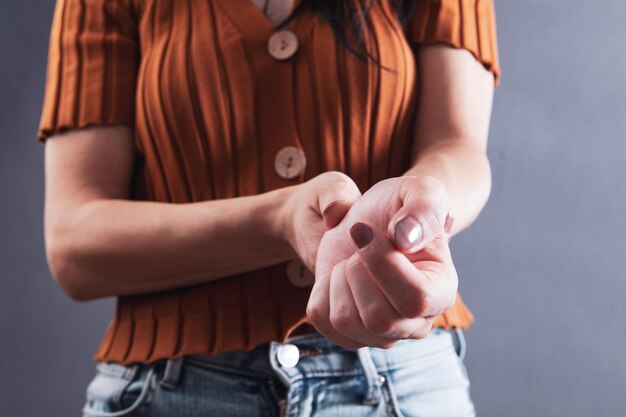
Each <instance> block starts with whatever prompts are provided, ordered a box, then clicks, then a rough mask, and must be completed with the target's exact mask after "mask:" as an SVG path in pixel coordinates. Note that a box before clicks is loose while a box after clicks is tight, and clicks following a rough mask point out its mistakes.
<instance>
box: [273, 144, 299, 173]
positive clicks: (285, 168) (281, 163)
mask: <svg viewBox="0 0 626 417" xmlns="http://www.w3.org/2000/svg"><path fill="white" fill-rule="evenodd" d="M305 167H306V157H305V156H304V152H302V151H301V150H300V149H299V148H296V147H295V146H285V147H284V148H282V149H281V150H280V151H278V153H277V154H276V158H274V169H275V170H276V172H277V173H278V175H280V176H281V177H282V178H285V179H292V178H296V177H297V176H299V175H300V174H302V173H303V172H304V168H305Z"/></svg>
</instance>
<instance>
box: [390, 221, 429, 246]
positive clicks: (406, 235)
mask: <svg viewBox="0 0 626 417" xmlns="http://www.w3.org/2000/svg"><path fill="white" fill-rule="evenodd" d="M422 235H423V232H422V225H420V224H419V222H418V221H417V220H415V219H414V218H413V217H411V216H406V217H405V218H403V219H402V220H400V221H399V222H398V223H396V227H395V228H394V231H393V240H394V241H395V242H396V244H397V245H398V246H399V247H400V248H402V249H411V248H413V247H414V246H415V245H416V244H417V242H419V241H420V240H422Z"/></svg>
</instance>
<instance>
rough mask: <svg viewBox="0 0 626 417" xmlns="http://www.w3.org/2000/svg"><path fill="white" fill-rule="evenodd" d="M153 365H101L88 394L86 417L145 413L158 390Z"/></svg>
mask: <svg viewBox="0 0 626 417" xmlns="http://www.w3.org/2000/svg"><path fill="white" fill-rule="evenodd" d="M156 381H157V380H156V372H155V366H154V365H145V364H136V365H120V364H117V363H105V362H98V364H97V366H96V376H95V377H94V378H93V379H92V380H91V382H90V383H89V385H88V386H87V390H86V403H85V406H84V407H83V410H82V412H83V417H122V416H131V415H136V413H139V412H140V411H145V410H146V408H147V406H148V405H149V404H150V403H151V402H152V400H153V396H154V392H155V388H156Z"/></svg>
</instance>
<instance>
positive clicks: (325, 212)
mask: <svg viewBox="0 0 626 417" xmlns="http://www.w3.org/2000/svg"><path fill="white" fill-rule="evenodd" d="M359 197H361V192H360V191H359V187H358V186H357V185H356V184H355V183H354V181H352V179H351V178H350V177H349V176H347V175H345V174H343V173H341V172H338V171H329V172H325V173H323V174H320V175H318V176H316V177H314V178H312V179H311V180H309V181H307V182H305V183H303V184H298V185H295V186H294V187H293V191H292V192H291V193H290V194H289V196H288V198H287V199H286V200H285V201H284V204H283V206H282V210H281V212H280V213H279V215H278V216H279V219H280V224H281V226H280V230H281V233H282V234H283V237H284V239H285V240H286V241H287V242H288V243H289V245H290V247H291V248H292V250H293V252H294V254H293V256H294V257H296V256H297V257H298V258H300V260H302V262H303V263H304V265H305V266H306V267H307V268H308V269H309V270H310V271H311V272H313V271H315V260H316V258H317V251H318V247H319V244H320V241H321V239H322V236H323V235H324V233H325V232H326V231H327V230H328V229H331V228H333V227H335V226H336V225H338V224H339V223H340V222H341V220H342V219H343V218H344V216H345V215H346V213H347V212H348V210H349V209H350V207H351V206H352V204H353V203H354V202H355V201H356V200H357V199H358V198H359ZM333 244H335V245H339V244H340V242H334V243H333ZM329 245H330V244H329ZM343 246H345V243H343ZM328 249H329V250H332V248H331V247H330V246H328Z"/></svg>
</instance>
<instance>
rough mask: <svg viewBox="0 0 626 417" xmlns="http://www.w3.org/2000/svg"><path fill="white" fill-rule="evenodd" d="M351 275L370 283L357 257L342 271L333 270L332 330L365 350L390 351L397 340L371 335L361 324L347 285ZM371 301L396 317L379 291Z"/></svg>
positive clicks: (340, 269)
mask: <svg viewBox="0 0 626 417" xmlns="http://www.w3.org/2000/svg"><path fill="white" fill-rule="evenodd" d="M348 275H352V276H353V278H354V279H356V280H366V281H369V280H370V279H369V277H367V271H366V270H365V269H364V268H363V266H362V264H361V262H360V260H359V256H358V255H357V254H354V255H353V256H352V257H351V258H350V259H348V260H347V261H346V262H342V265H341V268H334V269H333V274H332V275H331V278H330V294H329V295H330V297H329V298H330V315H329V321H330V323H331V324H332V327H333V328H334V329H335V330H336V331H337V332H339V333H341V334H342V335H344V336H345V337H348V338H350V339H353V340H355V341H357V342H359V343H362V344H364V345H366V346H371V347H381V348H389V347H391V346H392V345H393V344H394V343H395V342H396V340H391V339H389V338H386V337H381V336H379V335H378V334H376V333H375V332H372V331H370V330H369V329H368V328H367V327H366V324H365V323H364V322H363V321H362V319H361V316H360V312H359V308H357V304H356V301H355V297H354V294H353V293H352V291H351V290H350V286H349V285H348V282H347V276H348ZM370 300H372V302H375V303H377V304H379V305H380V304H382V306H383V308H381V310H382V309H384V308H385V307H387V309H388V310H389V312H390V314H393V312H394V311H395V310H393V307H391V305H389V303H388V301H387V300H386V299H385V296H384V295H383V294H382V293H381V292H380V291H377V294H372V295H371V296H370Z"/></svg>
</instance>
